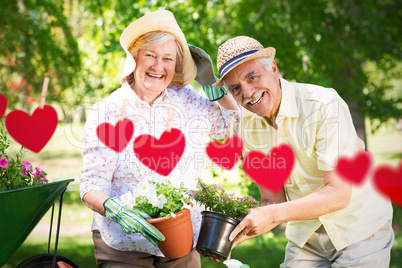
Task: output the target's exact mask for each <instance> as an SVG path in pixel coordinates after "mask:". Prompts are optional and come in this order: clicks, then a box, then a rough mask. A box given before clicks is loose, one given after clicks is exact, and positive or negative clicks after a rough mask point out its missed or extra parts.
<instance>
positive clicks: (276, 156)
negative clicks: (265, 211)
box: [243, 144, 295, 192]
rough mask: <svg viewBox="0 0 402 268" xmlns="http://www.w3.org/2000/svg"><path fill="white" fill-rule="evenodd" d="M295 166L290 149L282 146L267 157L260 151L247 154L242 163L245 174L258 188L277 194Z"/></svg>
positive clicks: (274, 149)
mask: <svg viewBox="0 0 402 268" xmlns="http://www.w3.org/2000/svg"><path fill="white" fill-rule="evenodd" d="M294 164H295V155H294V152H293V149H292V147H290V146H289V145H287V144H282V145H280V146H279V147H274V148H272V150H271V151H270V152H269V153H268V155H266V154H264V153H262V152H260V151H251V152H248V153H247V154H246V155H245V157H244V161H243V168H244V171H245V172H246V174H247V175H248V176H249V177H250V178H251V179H252V180H253V181H255V183H256V184H257V185H259V186H262V187H264V188H267V189H269V190H272V191H274V192H278V191H280V190H281V189H282V187H283V185H284V184H285V183H286V181H287V179H288V178H289V175H290V173H291V172H292V170H293V166H294Z"/></svg>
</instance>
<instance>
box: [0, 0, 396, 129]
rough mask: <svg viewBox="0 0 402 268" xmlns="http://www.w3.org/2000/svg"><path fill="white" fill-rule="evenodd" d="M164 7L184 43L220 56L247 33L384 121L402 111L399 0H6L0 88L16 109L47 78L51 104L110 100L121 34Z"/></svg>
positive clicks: (284, 66)
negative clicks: (222, 47)
mask: <svg viewBox="0 0 402 268" xmlns="http://www.w3.org/2000/svg"><path fill="white" fill-rule="evenodd" d="M165 6H166V7H165ZM164 7H165V8H166V9H168V10H170V11H172V12H173V13H174V15H175V17H176V19H177V21H178V24H179V25H180V27H181V28H182V30H183V32H184V34H185V36H186V38H187V41H188V42H189V43H190V44H193V45H195V46H198V47H201V48H202V49H204V50H205V51H206V52H207V53H209V54H210V55H211V58H212V59H213V61H214V62H215V61H216V55H217V50H218V46H219V45H221V44H222V43H223V42H224V41H226V40H227V39H229V38H232V37H234V36H237V35H248V36H251V37H253V38H255V39H257V40H259V41H260V42H261V43H262V44H263V45H264V46H266V47H268V46H273V47H275V48H276V49H277V54H276V61H277V64H278V67H279V70H280V71H281V73H282V74H283V76H284V77H285V78H286V79H288V80H292V81H298V82H303V83H312V84H319V85H322V86H326V87H333V88H335V89H336V90H337V91H338V92H339V93H340V95H341V96H342V97H343V98H344V99H345V100H346V101H347V102H350V103H355V104H357V107H359V109H360V110H359V111H360V112H361V113H363V114H364V115H365V116H367V117H369V118H371V119H373V120H375V119H378V120H377V121H375V122H380V123H379V124H383V123H384V122H387V121H388V120H389V119H390V118H396V119H398V118H399V117H400V116H401V114H402V113H401V108H402V107H401V105H400V104H399V103H401V101H400V100H401V98H402V91H401V90H400V88H401V79H400V77H401V74H402V68H401V57H402V53H401V47H402V37H401V35H400V34H399V31H400V30H399V29H400V28H401V27H400V26H401V23H400V17H401V16H402V9H401V5H400V3H399V2H398V1H396V0H388V1H372V0H370V1H350V0H348V1H334V0H325V1H307V0H305V1H291V0H284V1H259V0H236V1H225V0H208V1H203V0H188V1H181V0H172V1H169V3H168V5H166V2H165V1H157V0H156V1H145V0H140V1H110V0H106V1H93V0H82V1H77V0H69V1H56V0H44V1H35V0H17V1H15V0H5V1H1V2H0V27H1V29H2V30H1V31H0V40H1V42H0V63H1V65H0V66H1V67H0V86H1V88H2V89H0V90H1V91H4V90H5V89H11V90H12V91H11V92H10V93H13V94H9V95H7V96H6V97H7V99H8V100H9V103H10V107H13V106H15V105H16V104H17V103H19V104H21V105H23V106H25V107H27V105H28V104H27V103H28V102H27V101H26V99H25V98H23V99H21V98H20V97H18V96H17V95H18V94H22V95H23V96H33V97H37V96H39V92H40V89H41V85H42V82H43V77H44V76H49V77H50V78H51V79H50V85H49V94H48V97H47V100H48V101H52V100H53V101H56V102H59V103H67V104H69V105H79V104H81V105H82V103H83V102H91V103H93V102H94V101H95V100H99V99H100V98H103V97H105V96H106V95H108V94H109V93H110V92H111V91H113V90H114V89H116V88H117V87H118V86H119V84H120V81H119V79H120V73H121V70H122V68H123V64H124V59H125V55H124V51H123V49H122V48H121V47H120V43H119V38H120V35H121V33H122V31H123V30H124V28H125V27H127V26H128V25H129V24H130V23H131V22H133V21H135V20H136V19H138V18H139V17H141V16H143V15H145V14H146V13H148V12H150V11H154V10H157V9H158V8H164ZM216 73H217V72H216ZM62 109H63V112H64V113H65V114H66V113H67V112H68V111H67V108H65V107H64V106H62ZM373 127H374V128H377V125H374V126H373Z"/></svg>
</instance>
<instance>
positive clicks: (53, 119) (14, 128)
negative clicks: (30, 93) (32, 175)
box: [6, 105, 57, 153]
mask: <svg viewBox="0 0 402 268" xmlns="http://www.w3.org/2000/svg"><path fill="white" fill-rule="evenodd" d="M6 128H7V131H8V133H9V134H10V136H11V137H12V138H13V139H14V140H16V141H17V142H18V143H19V144H21V145H22V146H24V147H26V148H27V149H29V150H31V151H32V152H34V153H39V152H40V151H41V150H42V149H43V147H45V145H46V144H47V143H48V142H49V140H50V138H51V137H52V136H53V134H54V132H55V130H56V128H57V112H56V110H55V109H54V108H53V107H52V106H49V105H44V107H43V109H41V108H36V109H35V111H34V112H33V113H32V116H30V115H28V114H27V113H26V112H24V111H21V110H15V111H12V112H10V113H9V114H8V115H7V117H6Z"/></svg>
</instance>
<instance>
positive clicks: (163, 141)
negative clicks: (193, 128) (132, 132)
mask: <svg viewBox="0 0 402 268" xmlns="http://www.w3.org/2000/svg"><path fill="white" fill-rule="evenodd" d="M185 146H186V141H185V137H184V135H183V133H182V132H181V131H180V130H179V129H177V128H172V129H171V131H170V132H168V131H165V132H163V133H162V136H161V137H160V138H159V139H155V138H154V137H153V136H151V135H147V134H146V135H140V136H138V137H137V138H136V139H135V140H134V152H135V155H136V156H137V158H138V159H139V160H140V161H141V162H142V163H143V164H144V165H145V166H147V167H148V168H150V169H152V170H154V171H155V172H157V173H159V174H161V175H163V176H167V175H169V173H170V172H171V171H172V170H173V169H174V168H175V167H176V165H177V163H178V162H179V160H180V158H181V156H182V155H183V152H184V148H185Z"/></svg>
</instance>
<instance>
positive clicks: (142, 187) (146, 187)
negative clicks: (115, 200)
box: [136, 181, 156, 200]
mask: <svg viewBox="0 0 402 268" xmlns="http://www.w3.org/2000/svg"><path fill="white" fill-rule="evenodd" d="M136 194H137V195H138V196H145V197H147V198H148V200H151V199H152V198H154V197H155V196H156V189H155V186H154V185H153V184H151V183H149V182H148V181H142V182H140V183H139V184H138V185H137V188H136Z"/></svg>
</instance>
